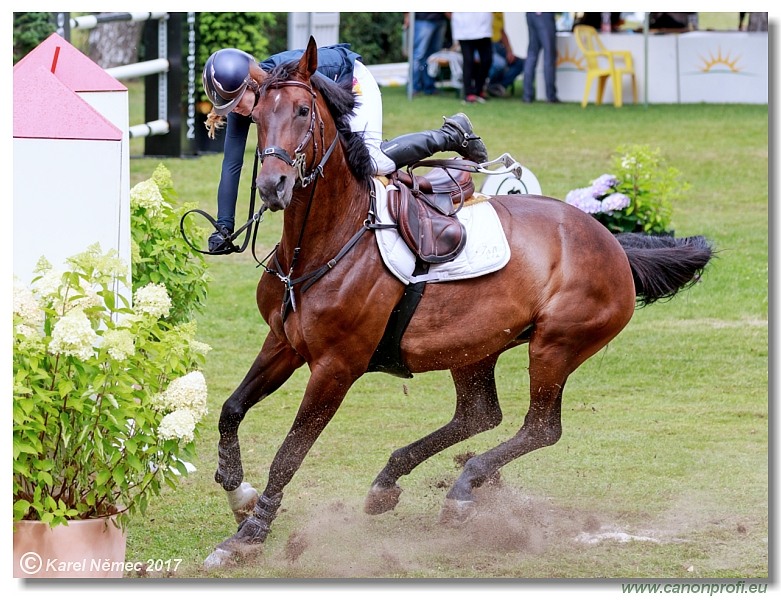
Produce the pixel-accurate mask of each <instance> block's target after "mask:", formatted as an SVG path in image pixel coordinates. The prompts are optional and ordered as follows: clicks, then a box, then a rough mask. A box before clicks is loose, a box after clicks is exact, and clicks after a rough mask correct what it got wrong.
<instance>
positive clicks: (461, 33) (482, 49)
mask: <svg viewBox="0 0 781 600" xmlns="http://www.w3.org/2000/svg"><path fill="white" fill-rule="evenodd" d="M450 28H451V31H452V34H453V41H454V42H458V44H459V45H460V46H461V55H462V56H463V59H464V64H463V76H464V101H465V102H466V103H467V104H475V103H483V102H485V101H486V98H487V97H488V94H487V92H486V84H487V81H488V73H489V72H490V70H491V61H492V60H493V57H492V48H491V35H492V33H493V13H490V12H454V13H450Z"/></svg>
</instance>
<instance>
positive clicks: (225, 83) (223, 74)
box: [203, 48, 255, 116]
mask: <svg viewBox="0 0 781 600" xmlns="http://www.w3.org/2000/svg"><path fill="white" fill-rule="evenodd" d="M250 61H255V59H254V58H253V57H252V56H250V55H249V54H247V53H246V52H244V51H242V50H239V49H237V48H224V49H222V50H217V52H215V53H214V54H212V55H211V56H210V57H209V59H208V60H207V61H206V65H205V66H204V67H203V89H204V91H205V92H206V95H207V96H208V98H209V101H210V102H211V103H212V104H213V105H214V112H215V113H217V114H218V115H220V116H224V115H227V114H228V113H229V112H230V111H232V110H233V108H234V107H235V106H236V105H237V104H238V103H239V100H241V95H242V94H243V93H244V90H246V89H247V82H248V81H249V67H250Z"/></svg>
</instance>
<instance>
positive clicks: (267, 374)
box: [214, 333, 303, 523]
mask: <svg viewBox="0 0 781 600" xmlns="http://www.w3.org/2000/svg"><path fill="white" fill-rule="evenodd" d="M302 364H303V361H302V360H301V358H300V357H299V356H298V355H297V354H296V353H295V352H294V351H293V350H292V349H291V348H290V346H288V345H287V344H285V343H283V342H279V341H277V339H276V338H275V337H274V336H273V334H271V333H269V335H268V337H267V338H266V341H265V342H264V344H263V348H262V349H261V351H260V353H259V354H258V356H257V358H256V359H255V362H254V363H253V365H252V367H251V368H250V370H249V371H248V372H247V375H246V376H245V377H244V380H243V381H242V382H241V384H240V385H239V387H238V388H236V391H234V392H233V394H231V396H230V398H228V399H227V400H226V401H225V403H224V404H223V405H222V412H221V413H220V422H219V431H220V441H219V444H218V446H217V452H218V462H217V472H216V473H215V475H214V479H215V481H217V483H219V484H221V485H222V487H223V489H224V490H225V491H226V492H227V494H228V503H229V504H230V508H231V510H232V511H233V514H234V517H235V518H236V521H237V522H239V523H241V521H243V520H244V518H245V517H246V516H247V514H248V513H250V512H251V511H252V509H253V508H254V506H255V502H256V501H257V498H258V494H257V491H255V489H254V488H252V487H251V486H250V485H249V484H247V483H242V480H243V479H244V470H243V468H242V465H241V449H240V447H239V436H238V430H239V425H240V424H241V422H242V420H243V419H244V417H245V415H246V414H247V411H248V410H249V409H250V408H252V407H253V406H254V405H255V404H257V403H258V402H260V401H261V400H262V399H263V398H265V397H266V396H268V395H269V394H271V393H272V392H274V391H275V390H276V389H277V388H279V386H281V385H282V384H283V383H284V382H285V381H287V379H288V378H289V377H290V376H291V375H292V374H293V372H294V371H295V370H296V369H297V368H298V367H300V366H301V365H302Z"/></svg>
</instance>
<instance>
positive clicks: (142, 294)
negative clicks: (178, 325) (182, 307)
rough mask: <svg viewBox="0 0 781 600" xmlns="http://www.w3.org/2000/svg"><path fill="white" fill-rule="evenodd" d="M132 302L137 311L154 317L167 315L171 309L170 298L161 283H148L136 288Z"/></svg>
mask: <svg viewBox="0 0 781 600" xmlns="http://www.w3.org/2000/svg"><path fill="white" fill-rule="evenodd" d="M133 303H134V307H135V309H136V310H137V311H140V312H142V313H145V314H148V315H152V316H153V317H156V318H160V317H167V316H168V312H169V311H170V310H171V298H170V297H169V296H168V291H167V290H166V289H165V286H164V285H162V284H156V283H148V284H146V285H145V286H144V287H142V288H141V289H140V290H136V293H135V295H134V297H133Z"/></svg>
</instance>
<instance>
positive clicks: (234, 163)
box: [217, 113, 252, 231]
mask: <svg viewBox="0 0 781 600" xmlns="http://www.w3.org/2000/svg"><path fill="white" fill-rule="evenodd" d="M251 122H252V121H251V120H250V119H249V117H243V116H241V115H239V114H237V113H229V114H228V124H227V126H226V128H225V150H224V155H223V159H222V171H221V173H220V184H219V186H218V187H217V222H218V223H219V224H220V225H223V226H225V227H227V228H228V229H230V230H231V231H233V229H234V223H235V214H236V199H237V198H238V195H239V180H240V179H241V168H242V166H243V164H244V149H245V148H246V145H247V135H248V133H249V126H250V124H251Z"/></svg>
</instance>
